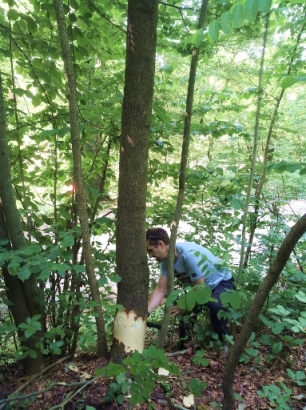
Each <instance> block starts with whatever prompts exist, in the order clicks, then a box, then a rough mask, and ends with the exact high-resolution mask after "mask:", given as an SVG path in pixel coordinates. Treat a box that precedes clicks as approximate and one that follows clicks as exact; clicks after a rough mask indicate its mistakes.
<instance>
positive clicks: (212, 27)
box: [208, 20, 220, 42]
mask: <svg viewBox="0 0 306 410" xmlns="http://www.w3.org/2000/svg"><path fill="white" fill-rule="evenodd" d="M219 30H220V27H219V21H218V20H212V21H211V22H210V24H209V26H208V37H209V39H210V40H211V41H213V42H215V41H218V40H219Z"/></svg>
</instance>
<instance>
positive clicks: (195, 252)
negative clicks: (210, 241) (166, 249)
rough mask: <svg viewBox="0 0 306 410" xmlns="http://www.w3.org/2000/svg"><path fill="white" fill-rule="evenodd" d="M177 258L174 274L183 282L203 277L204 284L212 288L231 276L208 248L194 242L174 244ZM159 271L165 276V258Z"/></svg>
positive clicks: (166, 272) (166, 273)
mask: <svg viewBox="0 0 306 410" xmlns="http://www.w3.org/2000/svg"><path fill="white" fill-rule="evenodd" d="M175 247H176V250H177V253H178V258H177V260H176V262H175V264H174V275H175V277H176V278H177V279H178V280H179V281H181V282H183V283H189V284H190V283H191V282H193V281H196V280H198V279H201V278H204V281H205V283H206V285H208V286H209V287H210V288H211V289H214V288H215V287H216V286H218V284H219V283H220V282H221V281H222V280H229V279H231V278H232V274H231V272H230V271H229V270H228V268H227V267H225V266H223V265H221V263H220V261H219V259H218V258H217V257H216V256H215V255H214V254H213V253H212V252H210V251H209V250H208V249H206V248H204V247H203V246H201V245H198V244H196V243H194V242H182V243H177V244H176V246H175ZM160 273H161V275H162V276H167V275H168V271H167V260H164V261H162V262H161V264H160Z"/></svg>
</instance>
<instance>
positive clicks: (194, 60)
mask: <svg viewBox="0 0 306 410" xmlns="http://www.w3.org/2000/svg"><path fill="white" fill-rule="evenodd" d="M207 5H208V0H202V5H201V10H200V16H199V24H198V30H201V29H203V27H204V23H205V19H206V12H207ZM199 53H200V46H199V47H194V48H193V50H192V57H191V64H190V70H189V82H188V90H187V101H186V114H185V122H184V135H183V145H182V152H181V164H180V175H179V189H178V195H177V201H176V209H175V214H174V218H173V221H172V226H171V237H170V244H169V256H168V267H167V268H168V286H167V295H168V296H169V295H170V294H171V293H172V292H173V281H174V251H175V242H176V235H177V230H178V225H179V222H180V218H181V214H182V207H183V203H184V195H185V181H186V168H187V161H188V153H189V142H190V126H191V117H192V106H193V98H194V86H195V81H196V72H197V65H198V59H199ZM170 315H171V306H165V314H164V319H163V323H162V329H161V332H160V333H159V338H158V341H157V347H159V348H162V347H163V345H164V343H165V340H166V337H167V332H168V327H169V322H170Z"/></svg>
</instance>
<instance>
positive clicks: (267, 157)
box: [243, 23, 306, 268]
mask: <svg viewBox="0 0 306 410" xmlns="http://www.w3.org/2000/svg"><path fill="white" fill-rule="evenodd" d="M305 27H306V23H305V24H303V25H302V27H301V28H300V30H299V32H298V35H297V38H296V42H295V45H294V48H293V50H292V53H291V56H292V57H291V58H290V61H289V64H288V68H287V72H286V75H290V73H291V70H292V66H293V63H294V61H295V59H296V51H297V48H298V47H299V45H300V43H301V37H302V34H303V32H304V30H305ZM284 93H285V89H284V88H282V89H281V91H280V93H279V96H278V97H277V98H276V104H275V107H274V110H273V114H272V117H271V121H270V125H269V129H268V134H267V139H266V144H265V150H264V158H263V162H262V171H261V176H260V180H259V182H258V184H257V186H256V189H255V195H254V196H255V205H254V212H253V213H252V218H251V228H250V234H249V240H248V242H247V248H246V253H245V257H244V263H243V267H244V268H246V267H247V266H248V262H249V260H250V256H251V249H252V245H253V241H254V236H255V231H256V228H257V222H258V215H259V210H260V198H261V194H262V189H263V186H264V183H265V182H266V174H267V163H268V162H271V161H272V159H273V154H274V144H273V138H272V137H273V131H274V125H275V122H276V121H277V118H278V112H279V107H280V105H281V101H282V99H283V96H284Z"/></svg>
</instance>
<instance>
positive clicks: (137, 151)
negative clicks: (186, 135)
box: [111, 0, 158, 361]
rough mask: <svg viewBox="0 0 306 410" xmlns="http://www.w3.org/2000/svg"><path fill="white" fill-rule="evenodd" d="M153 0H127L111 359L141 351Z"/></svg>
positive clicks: (155, 4) (155, 6) (153, 48)
mask: <svg viewBox="0 0 306 410" xmlns="http://www.w3.org/2000/svg"><path fill="white" fill-rule="evenodd" d="M157 19H158V2H157V0H129V2H128V27H127V39H126V69H125V87H124V98H123V107H122V125H121V141H120V163H119V191H118V210H117V231H116V243H117V253H116V262H117V269H118V274H119V275H120V276H121V282H120V283H119V284H118V296H117V303H118V304H121V305H122V306H123V311H120V310H117V312H116V315H115V322H114V333H113V344H112V348H111V359H112V360H114V361H121V360H122V359H123V358H124V357H125V356H126V355H127V353H128V352H129V351H133V350H139V351H141V350H142V349H143V347H144V338H145V327H146V314H147V302H148V286H149V272H148V264H147V255H146V246H145V222H146V192H147V172H148V155H149V136H150V123H151V112H152V100H153V90H154V73H155V53H156V27H157Z"/></svg>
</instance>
